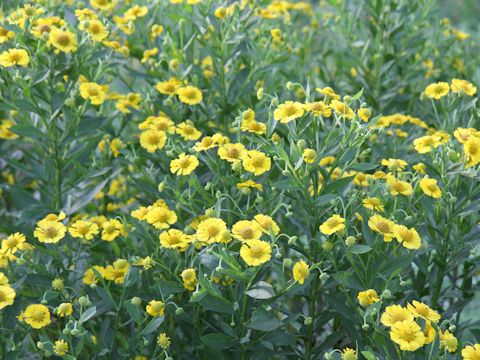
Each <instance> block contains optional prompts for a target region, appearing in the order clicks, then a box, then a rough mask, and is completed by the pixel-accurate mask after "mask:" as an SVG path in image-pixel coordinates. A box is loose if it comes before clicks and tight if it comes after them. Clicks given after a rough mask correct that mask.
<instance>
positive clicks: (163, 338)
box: [157, 333, 170, 349]
mask: <svg viewBox="0 0 480 360" xmlns="http://www.w3.org/2000/svg"><path fill="white" fill-rule="evenodd" d="M157 344H158V346H160V347H161V348H162V349H168V347H169V346H170V338H169V337H168V336H167V334H165V333H161V334H160V335H158V337H157Z"/></svg>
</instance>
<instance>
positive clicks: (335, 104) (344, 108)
mask: <svg viewBox="0 0 480 360" xmlns="http://www.w3.org/2000/svg"><path fill="white" fill-rule="evenodd" d="M330 107H331V108H332V109H333V110H335V113H336V114H337V115H339V116H341V117H343V118H347V119H349V120H352V119H353V118H354V117H355V112H354V111H353V110H352V109H351V108H350V106H348V105H347V104H346V103H344V102H341V101H338V100H332V103H331V104H330Z"/></svg>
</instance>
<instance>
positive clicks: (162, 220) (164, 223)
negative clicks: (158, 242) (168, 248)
mask: <svg viewBox="0 0 480 360" xmlns="http://www.w3.org/2000/svg"><path fill="white" fill-rule="evenodd" d="M145 219H146V220H147V222H148V223H149V224H150V225H153V226H154V227H155V228H156V229H168V228H169V227H170V226H171V225H173V224H175V223H176V222H177V215H176V214H175V212H174V211H172V210H170V209H169V208H168V207H166V206H154V207H153V208H151V209H150V210H149V211H148V213H147V215H146V216H145Z"/></svg>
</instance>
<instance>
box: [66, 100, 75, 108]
mask: <svg viewBox="0 0 480 360" xmlns="http://www.w3.org/2000/svg"><path fill="white" fill-rule="evenodd" d="M65 106H68V107H70V108H73V107H75V99H74V98H68V99H67V100H65Z"/></svg>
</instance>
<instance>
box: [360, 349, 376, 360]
mask: <svg viewBox="0 0 480 360" xmlns="http://www.w3.org/2000/svg"><path fill="white" fill-rule="evenodd" d="M362 355H363V356H364V357H365V359H367V360H376V359H377V358H376V357H375V355H373V354H372V353H371V352H370V351H362Z"/></svg>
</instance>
